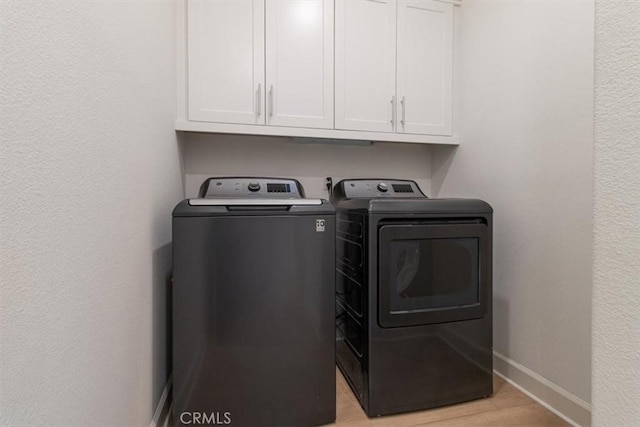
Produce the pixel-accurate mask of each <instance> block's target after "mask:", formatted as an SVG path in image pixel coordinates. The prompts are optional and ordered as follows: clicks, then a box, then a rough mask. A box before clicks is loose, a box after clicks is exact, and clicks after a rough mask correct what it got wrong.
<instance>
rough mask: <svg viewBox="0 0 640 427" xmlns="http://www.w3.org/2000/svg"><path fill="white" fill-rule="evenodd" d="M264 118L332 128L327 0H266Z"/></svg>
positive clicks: (281, 123) (330, 4)
mask: <svg viewBox="0 0 640 427" xmlns="http://www.w3.org/2000/svg"><path fill="white" fill-rule="evenodd" d="M266 70H267V74H266V85H265V89H266V99H267V110H266V111H267V124H268V125H272V126H293V127H309V128H325V129H332V128H333V0H304V1H301V0H266Z"/></svg>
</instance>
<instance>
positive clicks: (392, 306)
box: [378, 220, 491, 328]
mask: <svg viewBox="0 0 640 427" xmlns="http://www.w3.org/2000/svg"><path fill="white" fill-rule="evenodd" d="M489 238H490V236H489V232H488V228H487V226H486V225H484V224H483V223H481V222H480V221H476V220H468V221H466V220H465V221H454V220H452V221H433V222H418V223H404V224H388V225H383V226H382V227H380V229H379V240H378V241H379V263H378V266H379V272H378V273H379V279H378V301H379V311H378V313H379V314H378V321H379V323H380V326H381V327H383V328H384V327H387V328H391V327H399V326H416V325H426V324H432V323H444V322H453V321H458V320H466V319H476V318H481V317H484V315H485V313H486V311H487V306H488V303H489V298H490V297H491V295H490V293H491V292H490V289H491V283H490V280H491V274H490V271H491V268H490V267H491V254H490V251H491V242H490V240H489Z"/></svg>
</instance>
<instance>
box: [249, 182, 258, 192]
mask: <svg viewBox="0 0 640 427" xmlns="http://www.w3.org/2000/svg"><path fill="white" fill-rule="evenodd" d="M247 188H249V191H258V190H260V183H258V182H255V181H251V182H250V183H249V185H248V186H247Z"/></svg>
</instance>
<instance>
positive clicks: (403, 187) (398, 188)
mask: <svg viewBox="0 0 640 427" xmlns="http://www.w3.org/2000/svg"><path fill="white" fill-rule="evenodd" d="M391 187H393V191H395V192H396V193H413V188H411V184H391Z"/></svg>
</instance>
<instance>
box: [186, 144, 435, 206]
mask: <svg viewBox="0 0 640 427" xmlns="http://www.w3.org/2000/svg"><path fill="white" fill-rule="evenodd" d="M182 138H183V139H184V147H185V170H186V194H187V197H195V196H197V194H198V189H199V187H200V184H202V182H203V181H204V180H205V179H206V178H208V177H210V176H252V175H256V176H273V177H279V176H281V177H290V178H296V179H298V180H299V181H300V182H301V183H302V185H303V187H304V188H305V191H306V193H307V197H322V198H328V197H329V196H328V193H327V191H326V187H325V178H326V177H329V176H331V177H333V178H334V183H335V182H337V180H338V179H342V178H347V177H349V178H400V179H403V178H404V179H413V180H415V181H416V182H418V185H420V188H422V189H423V190H424V191H425V192H427V193H428V192H429V189H430V187H431V180H430V178H431V170H430V162H431V155H430V150H429V147H428V146H426V145H420V144H398V143H380V142H377V143H374V144H373V145H364V146H362V145H360V146H358V145H352V144H348V142H346V141H337V142H335V143H326V144H315V143H301V142H293V141H292V140H291V139H290V138H277V137H256V136H242V135H222V134H216V135H208V134H184V135H183V136H182Z"/></svg>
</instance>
